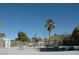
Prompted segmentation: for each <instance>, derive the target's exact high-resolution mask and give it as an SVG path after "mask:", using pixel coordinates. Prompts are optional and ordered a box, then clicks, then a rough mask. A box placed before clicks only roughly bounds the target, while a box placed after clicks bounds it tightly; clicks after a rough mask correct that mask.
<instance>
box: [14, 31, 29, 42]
mask: <svg viewBox="0 0 79 59" xmlns="http://www.w3.org/2000/svg"><path fill="white" fill-rule="evenodd" d="M15 40H16V41H18V40H20V41H23V42H29V41H30V39H29V37H27V35H26V34H25V33H24V32H22V31H21V32H18V38H16V39H15Z"/></svg>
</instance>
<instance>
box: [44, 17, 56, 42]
mask: <svg viewBox="0 0 79 59" xmlns="http://www.w3.org/2000/svg"><path fill="white" fill-rule="evenodd" d="M45 27H46V28H47V30H48V31H49V43H50V32H51V30H52V29H54V28H55V23H54V21H53V20H52V19H51V18H49V19H48V20H47V21H46V23H45Z"/></svg>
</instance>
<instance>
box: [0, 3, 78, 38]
mask: <svg viewBox="0 0 79 59" xmlns="http://www.w3.org/2000/svg"><path fill="white" fill-rule="evenodd" d="M49 17H50V18H52V19H54V21H55V23H56V28H55V29H54V30H52V33H51V35H53V34H54V33H57V34H63V33H65V32H68V33H72V31H73V29H74V27H75V26H77V25H79V4H0V21H2V22H3V26H2V27H0V32H1V33H5V35H6V36H7V38H10V39H15V38H16V37H17V33H18V32H19V31H23V32H25V33H26V34H27V36H29V37H30V38H31V37H33V36H34V35H35V34H36V33H37V36H38V37H39V36H40V37H43V36H44V24H45V21H46V20H47V19H48V18H49ZM45 35H46V36H47V35H48V32H47V30H45Z"/></svg>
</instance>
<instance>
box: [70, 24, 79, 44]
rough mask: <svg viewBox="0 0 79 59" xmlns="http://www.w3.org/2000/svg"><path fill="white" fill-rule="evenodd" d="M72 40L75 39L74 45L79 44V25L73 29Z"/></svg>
mask: <svg viewBox="0 0 79 59" xmlns="http://www.w3.org/2000/svg"><path fill="white" fill-rule="evenodd" d="M71 40H72V41H73V43H74V45H79V26H77V27H76V28H75V29H74V30H73V32H72V35H71Z"/></svg>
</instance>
